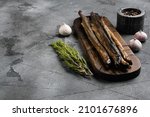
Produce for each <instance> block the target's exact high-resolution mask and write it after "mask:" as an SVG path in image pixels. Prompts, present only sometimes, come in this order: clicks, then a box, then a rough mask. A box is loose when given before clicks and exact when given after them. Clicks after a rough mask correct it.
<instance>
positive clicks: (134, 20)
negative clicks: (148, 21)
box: [117, 8, 145, 34]
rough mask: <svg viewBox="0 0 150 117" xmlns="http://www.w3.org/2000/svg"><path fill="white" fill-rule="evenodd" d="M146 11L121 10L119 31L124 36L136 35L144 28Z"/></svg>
mask: <svg viewBox="0 0 150 117" xmlns="http://www.w3.org/2000/svg"><path fill="white" fill-rule="evenodd" d="M144 16H145V11H144V10H142V9H139V8H121V9H119V10H118V12H117V30H118V32H119V33H122V34H134V33H136V32H137V31H139V30H143V28H144Z"/></svg>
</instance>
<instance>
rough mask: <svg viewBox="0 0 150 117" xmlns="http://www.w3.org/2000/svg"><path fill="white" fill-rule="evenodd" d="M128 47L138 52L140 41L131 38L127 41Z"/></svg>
mask: <svg viewBox="0 0 150 117" xmlns="http://www.w3.org/2000/svg"><path fill="white" fill-rule="evenodd" d="M129 47H130V48H131V49H132V51H133V52H138V51H140V50H141V49H142V43H141V42H140V41H139V40H138V39H135V38H134V39H131V40H130V41H129Z"/></svg>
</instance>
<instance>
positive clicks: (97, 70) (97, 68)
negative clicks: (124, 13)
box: [73, 17, 141, 81]
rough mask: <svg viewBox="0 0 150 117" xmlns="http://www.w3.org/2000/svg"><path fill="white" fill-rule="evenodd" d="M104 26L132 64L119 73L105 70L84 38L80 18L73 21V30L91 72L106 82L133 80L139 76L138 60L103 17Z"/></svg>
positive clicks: (139, 64)
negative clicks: (111, 33)
mask: <svg viewBox="0 0 150 117" xmlns="http://www.w3.org/2000/svg"><path fill="white" fill-rule="evenodd" d="M104 21H105V24H106V25H107V26H108V27H109V28H110V30H111V31H112V32H113V33H114V35H115V36H116V37H117V38H118V41H120V42H121V44H122V45H123V47H124V48H125V50H126V52H127V53H128V54H129V57H130V59H131V60H132V62H133V64H132V65H131V68H129V69H127V70H126V71H121V70H120V69H113V68H111V69H110V68H107V69H106V68H105V67H104V65H103V64H102V62H101V59H100V58H99V56H98V54H97V52H96V51H95V49H94V47H93V46H92V44H91V43H90V42H89V40H88V37H87V36H86V34H85V32H84V29H83V28H82V26H81V18H77V19H75V20H74V24H73V27H74V30H75V33H76V34H77V36H78V39H79V41H80V43H81V45H82V46H83V48H84V50H85V53H86V58H87V60H88V61H89V63H90V65H91V67H92V70H93V72H94V74H95V76H96V77H98V78H104V79H107V80H115V81H118V80H119V81H120V80H127V79H132V78H135V77H136V76H138V75H139V73H140V69H141V63H140V60H139V59H138V58H137V57H136V56H135V54H134V53H133V52H132V50H131V49H130V48H129V47H128V46H127V44H126V42H125V41H124V40H123V38H122V37H121V35H120V34H119V33H118V32H117V30H116V29H115V28H114V26H113V25H112V24H111V22H110V21H109V20H108V19H107V18H106V17H104Z"/></svg>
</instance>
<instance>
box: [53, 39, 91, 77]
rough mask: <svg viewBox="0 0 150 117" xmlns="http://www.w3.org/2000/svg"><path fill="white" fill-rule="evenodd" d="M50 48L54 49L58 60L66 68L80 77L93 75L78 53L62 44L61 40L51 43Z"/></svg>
mask: <svg viewBox="0 0 150 117" xmlns="http://www.w3.org/2000/svg"><path fill="white" fill-rule="evenodd" d="M51 46H52V47H53V48H54V50H55V51H56V52H57V54H58V56H59V57H60V59H61V60H62V61H63V63H64V64H65V65H66V66H67V67H68V68H70V69H71V70H73V71H75V72H77V73H79V74H80V75H82V76H92V75H93V73H92V72H91V71H90V69H89V68H88V66H87V63H86V61H85V59H84V58H83V57H81V56H80V54H79V52H78V51H77V50H76V49H75V48H73V47H71V46H70V45H68V44H66V43H64V42H63V41H62V40H57V41H56V42H53V43H52V44H51Z"/></svg>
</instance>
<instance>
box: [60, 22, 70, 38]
mask: <svg viewBox="0 0 150 117" xmlns="http://www.w3.org/2000/svg"><path fill="white" fill-rule="evenodd" d="M58 31H59V34H60V35H63V36H68V35H70V34H71V33H72V29H71V27H70V26H69V25H68V24H65V23H63V25H61V26H60V27H59V30H58Z"/></svg>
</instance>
